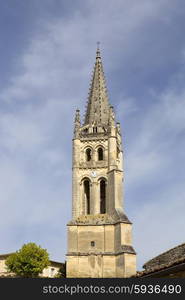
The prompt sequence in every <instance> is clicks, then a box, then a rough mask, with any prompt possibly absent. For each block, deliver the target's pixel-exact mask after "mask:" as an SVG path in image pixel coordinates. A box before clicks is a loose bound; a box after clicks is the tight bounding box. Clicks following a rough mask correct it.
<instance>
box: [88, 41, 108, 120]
mask: <svg viewBox="0 0 185 300" xmlns="http://www.w3.org/2000/svg"><path fill="white" fill-rule="evenodd" d="M109 108H110V105H109V100H108V94H107V88H106V84H105V76H104V72H103V64H102V60H101V55H100V49H99V47H98V48H97V51H96V62H95V66H94V72H93V77H92V82H91V86H90V91H89V97H88V105H87V111H86V115H85V122H84V125H88V124H89V125H91V124H92V125H93V124H94V125H100V124H102V125H103V124H104V125H108V119H109Z"/></svg>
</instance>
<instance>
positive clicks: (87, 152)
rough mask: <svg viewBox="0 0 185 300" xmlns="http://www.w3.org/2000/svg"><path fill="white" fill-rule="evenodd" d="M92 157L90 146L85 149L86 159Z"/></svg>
mask: <svg viewBox="0 0 185 300" xmlns="http://www.w3.org/2000/svg"><path fill="white" fill-rule="evenodd" d="M91 157H92V151H91V149H90V148H88V149H87V150H86V161H90V160H91Z"/></svg>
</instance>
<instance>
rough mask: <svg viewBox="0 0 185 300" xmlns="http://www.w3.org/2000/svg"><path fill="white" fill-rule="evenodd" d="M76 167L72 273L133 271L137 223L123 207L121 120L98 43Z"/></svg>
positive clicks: (78, 131)
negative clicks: (109, 91) (112, 103)
mask: <svg viewBox="0 0 185 300" xmlns="http://www.w3.org/2000/svg"><path fill="white" fill-rule="evenodd" d="M72 169H73V173H72V174H73V177H72V181H73V183H72V189H73V191H72V220H71V221H70V222H69V223H68V224H67V227H68V253H67V277H75V278H77V277H78V278H79V277H92V278H97V277H99V278H110V277H130V276H132V275H134V274H135V273H136V253H135V251H134V249H133V247H132V237H131V235H132V233H131V230H132V223H131V222H130V221H129V219H128V218H127V216H126V215H125V213H124V210H123V179H124V173H123V150H122V138H121V130H120V123H119V122H116V119H115V114H114V109H113V107H112V106H110V104H109V99H108V94H107V89H106V84H105V77H104V72H103V65H102V59H101V55H100V50H99V47H98V49H97V52H96V62H95V66H94V72H93V77H92V82H91V85H90V91H89V97H88V104H87V109H86V115H85V120H84V123H83V124H82V123H81V120H80V111H79V110H76V115H75V123H74V138H73V165H72Z"/></svg>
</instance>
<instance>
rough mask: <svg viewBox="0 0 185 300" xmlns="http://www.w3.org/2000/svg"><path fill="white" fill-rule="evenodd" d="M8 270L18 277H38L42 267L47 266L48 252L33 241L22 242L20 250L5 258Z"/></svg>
mask: <svg viewBox="0 0 185 300" xmlns="http://www.w3.org/2000/svg"><path fill="white" fill-rule="evenodd" d="M5 263H6V266H7V269H8V271H9V272H13V273H15V274H16V275H17V276H20V277H31V278H33V277H39V274H40V273H42V271H43V269H44V268H46V267H48V266H49V254H48V252H47V250H46V249H42V248H41V247H40V246H37V245H36V244H35V243H28V244H24V245H23V246H22V248H21V249H20V250H18V251H17V252H15V253H13V254H11V255H10V256H9V257H8V258H7V259H6V262H5Z"/></svg>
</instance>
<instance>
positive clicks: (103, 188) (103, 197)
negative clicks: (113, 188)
mask: <svg viewBox="0 0 185 300" xmlns="http://www.w3.org/2000/svg"><path fill="white" fill-rule="evenodd" d="M99 184H100V189H99V190H100V214H105V213H106V200H107V199H106V194H107V193H106V186H107V182H106V179H105V178H100V181H99Z"/></svg>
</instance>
